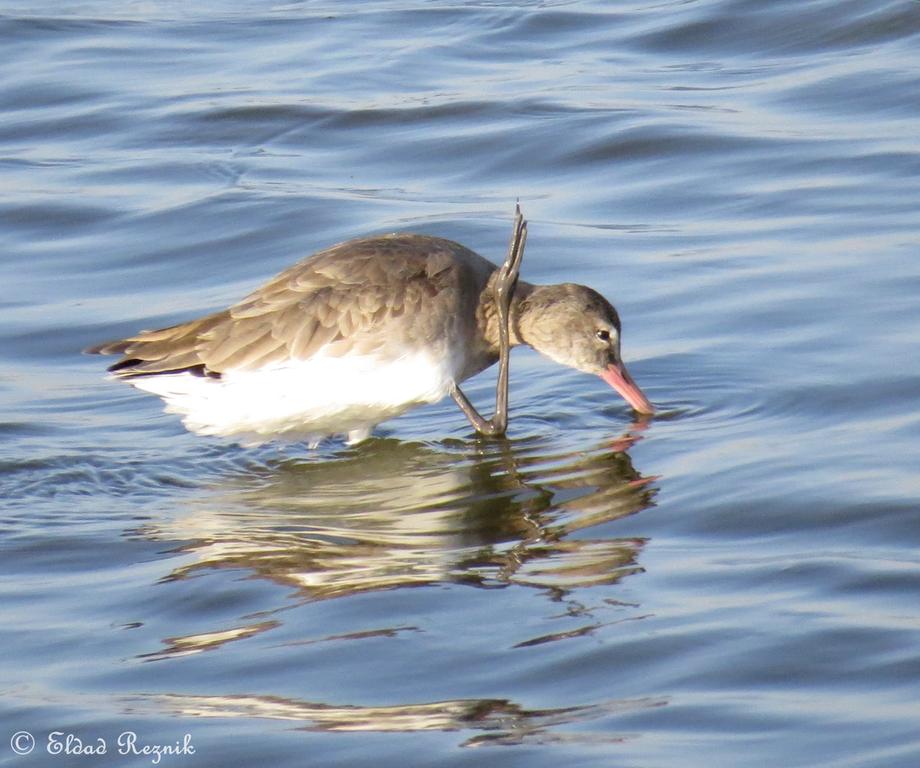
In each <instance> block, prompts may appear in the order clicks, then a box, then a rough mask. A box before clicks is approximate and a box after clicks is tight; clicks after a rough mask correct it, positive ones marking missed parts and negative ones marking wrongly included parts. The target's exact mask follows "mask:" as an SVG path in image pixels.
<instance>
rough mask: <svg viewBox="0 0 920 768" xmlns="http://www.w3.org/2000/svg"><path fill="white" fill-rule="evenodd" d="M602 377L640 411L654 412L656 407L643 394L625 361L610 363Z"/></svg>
mask: <svg viewBox="0 0 920 768" xmlns="http://www.w3.org/2000/svg"><path fill="white" fill-rule="evenodd" d="M600 377H601V378H602V379H603V380H604V381H606V382H607V383H608V384H609V385H610V386H611V387H613V388H614V389H615V390H616V391H617V392H619V393H620V395H622V397H623V399H624V400H625V401H626V402H627V403H629V404H630V405H631V406H632V407H633V408H634V409H635V410H637V411H638V412H639V413H647V414H652V413H654V412H655V408H654V407H653V406H652V404H651V403H650V402H649V400H648V398H647V397H646V396H645V395H644V394H642V390H641V389H639V385H638V384H636V382H634V381H633V378H632V376H630V375H629V371H627V370H626V366H625V365H624V364H623V363H614V364H612V365H609V366H608V367H607V368H606V369H605V370H604V372H603V373H602V374H600Z"/></svg>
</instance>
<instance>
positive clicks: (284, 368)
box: [130, 353, 454, 443]
mask: <svg viewBox="0 0 920 768" xmlns="http://www.w3.org/2000/svg"><path fill="white" fill-rule="evenodd" d="M453 376H454V371H453V370H452V365H450V361H449V360H440V361H439V360H434V359H432V358H431V357H430V356H429V355H426V354H424V353H415V354H409V355H404V356H403V357H401V358H398V359H396V360H391V361H386V362H384V361H381V360H380V359H379V358H376V357H356V356H353V355H352V356H348V355H346V356H343V357H314V358H311V359H310V360H307V361H300V362H290V363H285V364H284V365H279V366H275V367H272V368H268V369H262V370H256V371H228V372H227V373H224V374H223V376H221V378H219V379H216V378H209V377H206V376H195V375H193V374H191V373H173V374H163V375H157V376H142V377H138V378H134V379H131V380H130V383H131V384H133V385H134V386H135V387H137V388H138V389H143V390H145V391H147V392H152V393H154V394H156V395H159V396H160V397H162V398H163V400H165V401H166V411H168V412H170V413H178V414H181V415H182V416H183V419H182V421H183V423H184V424H185V426H186V427H187V428H188V429H189V430H191V431H192V432H196V433H198V434H200V435H222V436H231V437H235V438H237V439H239V440H241V441H242V442H245V443H260V442H264V441H265V440H269V439H272V438H283V439H289V440H307V441H309V442H311V443H314V442H316V441H317V440H319V439H321V438H322V437H325V436H327V435H332V434H342V433H348V434H349V438H350V440H351V441H352V442H358V441H359V440H362V439H364V438H365V437H367V435H368V434H369V432H370V430H371V429H372V428H373V427H374V425H376V424H378V423H380V422H381V421H385V420H386V419H391V418H393V417H394V416H398V415H399V414H401V413H403V412H404V411H406V410H408V409H409V408H411V407H413V406H415V405H420V404H422V403H433V402H436V401H438V400H440V399H441V398H442V397H444V395H446V394H447V392H448V390H449V388H450V384H451V382H452V381H453Z"/></svg>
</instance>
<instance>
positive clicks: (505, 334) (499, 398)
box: [450, 205, 527, 436]
mask: <svg viewBox="0 0 920 768" xmlns="http://www.w3.org/2000/svg"><path fill="white" fill-rule="evenodd" d="M526 241H527V222H526V221H525V220H524V217H523V216H522V215H521V206H520V205H518V206H516V207H515V211H514V231H513V232H512V235H511V243H510V244H509V246H508V256H507V257H506V258H505V263H504V264H502V266H501V268H500V269H499V270H498V276H497V277H496V279H495V282H494V284H493V286H492V298H493V299H494V300H495V307H496V309H497V311H498V366H499V367H498V386H497V387H496V389H495V414H494V415H493V416H492V418H491V419H486V418H484V417H483V416H482V414H480V413H479V412H478V411H477V410H476V408H475V407H474V406H473V404H472V403H471V402H470V401H469V400H467V397H466V395H464V394H463V392H462V391H461V390H460V387H458V386H457V385H456V384H454V385H453V387H452V388H451V390H450V396H451V397H452V398H453V399H454V402H456V403H457V405H458V406H460V410H461V411H463V412H464V413H465V414H466V417H467V418H468V419H469V420H470V423H471V424H472V425H473V427H474V428H475V429H476V431H477V432H479V433H480V434H483V435H489V436H495V435H503V434H505V430H506V429H507V428H508V365H509V359H510V353H511V334H510V330H509V325H510V322H511V300H512V299H513V298H514V289H515V287H516V286H517V281H518V275H519V274H520V271H521V260H522V259H523V258H524V243H525V242H526Z"/></svg>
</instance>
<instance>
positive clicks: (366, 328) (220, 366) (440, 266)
mask: <svg viewBox="0 0 920 768" xmlns="http://www.w3.org/2000/svg"><path fill="white" fill-rule="evenodd" d="M494 269H495V267H494V265H492V264H490V263H489V262H487V261H486V260H485V259H482V258H481V257H479V256H477V255H476V254H474V253H473V252H472V251H469V250H468V249H466V248H464V247H463V246H461V245H459V244H457V243H454V242H451V241H449V240H442V239H440V238H434V237H427V236H423V235H391V236H388V237H373V238H364V239H360V240H351V241H348V242H346V243H341V244H340V245H336V246H333V247H332V248H329V249H327V250H325V251H320V252H319V253H317V254H314V255H313V256H311V257H309V258H307V259H305V260H304V261H302V262H300V263H298V264H295V265H294V266H293V267H291V268H289V269H287V270H285V271H284V272H282V273H281V274H279V275H278V276H276V277H275V278H273V279H272V280H270V281H269V282H268V283H266V284H265V285H263V286H262V287H261V288H259V289H258V290H256V291H255V292H253V293H252V294H250V295H249V296H247V297H246V298H245V299H243V300H242V301H240V302H239V303H237V304H234V305H233V306H232V307H230V308H229V309H227V310H224V311H223V312H217V313H215V314H213V315H208V316H206V317H202V318H200V319H198V320H193V321H191V322H188V323H183V324H181V325H175V326H171V327H169V328H163V329H160V330H155V331H142V332H141V333H139V334H137V335H136V336H132V337H130V338H127V339H122V340H120V341H115V342H109V343H107V344H101V345H99V346H97V347H93V348H91V349H89V350H87V351H88V352H92V353H98V354H121V355H122V356H123V357H122V359H121V360H119V361H118V362H116V363H115V364H114V365H112V366H110V368H109V370H110V371H112V372H114V373H116V374H117V375H118V376H121V377H126V378H127V377H131V376H143V375H151V374H157V373H167V372H176V371H192V372H195V373H198V374H201V375H210V376H219V375H220V374H221V373H224V372H226V371H229V370H246V369H253V368H256V367H260V366H263V365H269V364H272V363H278V362H283V361H286V360H291V359H296V360H303V359H307V358H309V357H310V356H312V355H314V354H316V353H317V352H318V351H319V350H321V349H322V350H323V352H324V354H327V355H343V354H346V353H349V352H352V351H354V352H357V353H359V354H370V353H375V352H383V353H385V352H386V350H387V348H388V347H393V348H394V349H396V348H399V347H402V348H404V347H405V345H406V344H419V343H425V342H426V341H430V340H432V339H437V338H447V337H449V336H450V335H451V334H453V333H456V332H457V331H458V328H457V327H455V326H456V324H457V323H462V322H463V318H466V317H472V314H473V313H472V312H471V311H470V308H469V307H463V306H462V305H463V303H464V302H469V301H470V298H471V297H472V299H473V300H478V296H479V292H480V290H481V289H482V287H483V286H484V285H485V282H486V280H487V279H488V276H489V274H490V273H491V272H492V270H494Z"/></svg>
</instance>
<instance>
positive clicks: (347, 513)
mask: <svg viewBox="0 0 920 768" xmlns="http://www.w3.org/2000/svg"><path fill="white" fill-rule="evenodd" d="M641 427H642V425H641V424H636V425H633V429H632V430H631V431H630V432H628V433H627V434H626V435H624V436H623V437H621V438H619V439H618V440H616V441H614V443H613V446H614V449H613V450H611V443H610V442H609V441H608V442H607V443H605V444H602V445H600V446H597V447H596V448H595V449H594V450H587V451H578V452H575V453H552V452H549V451H547V445H546V443H545V442H544V441H542V440H540V439H530V440H518V441H483V442H476V443H468V442H465V441H456V442H453V443H451V442H448V443H443V444H438V445H437V446H431V445H425V444H420V443H405V442H400V441H396V440H389V439H375V440H372V441H370V442H368V443H366V444H363V445H361V446H358V447H356V448H353V449H347V450H343V451H342V452H341V453H340V454H339V455H338V456H337V457H336V458H335V459H334V460H332V461H322V460H317V459H313V458H306V459H295V458H292V459H284V460H282V461H280V462H276V463H275V464H273V465H261V466H259V467H258V468H256V469H254V470H253V471H251V472H250V473H247V474H246V475H245V476H241V477H237V478H231V479H226V480H225V482H224V483H223V484H222V485H221V486H220V487H217V488H214V489H212V491H211V492H210V493H209V494H208V495H207V497H206V498H202V499H200V500H196V501H195V502H194V503H193V504H192V506H191V509H189V510H188V512H187V514H182V515H181V516H179V517H177V518H174V519H172V520H168V521H163V522H161V523H159V524H157V525H155V526H150V527H147V528H145V529H144V530H142V531H140V533H142V535H144V536H145V537H149V538H156V539H171V540H183V541H185V542H186V544H185V545H184V547H183V551H184V552H185V553H187V554H190V555H193V559H192V562H191V563H189V562H187V561H186V563H185V564H183V565H182V566H180V567H178V568H176V569H175V570H174V571H173V572H172V574H171V578H174V579H179V578H183V577H185V576H187V575H189V574H190V573H191V572H194V571H196V570H199V569H203V568H236V569H239V568H244V569H248V570H250V571H251V572H253V573H255V574H257V575H259V576H262V577H265V578H268V579H271V580H272V581H274V582H277V583H281V584H285V585H292V586H295V587H296V588H297V589H298V591H299V592H300V594H301V595H302V596H303V597H304V598H305V599H309V600H321V599H328V598H333V597H341V596H346V595H353V594H357V593H361V592H368V591H373V590H382V589H394V588H397V587H405V586H419V585H426V584H435V583H444V582H453V583H465V584H473V585H478V586H483V587H489V586H504V585H508V584H519V585H527V586H530V587H534V588H538V589H542V590H546V591H547V593H548V594H549V595H550V597H553V598H555V599H560V598H561V597H563V596H564V595H565V594H566V592H567V591H568V590H570V589H573V588H576V587H584V586H591V585H599V584H610V583H613V582H616V581H618V580H619V579H621V578H622V577H623V576H625V575H628V574H630V573H633V572H634V571H636V570H639V566H638V565H637V556H638V554H639V552H640V550H641V548H642V546H643V543H644V542H643V540H642V539H638V538H606V537H604V538H593V539H592V538H584V537H580V538H578V539H571V538H568V537H569V535H570V534H572V533H573V532H575V531H580V530H583V529H586V528H592V527H595V526H599V525H601V524H604V523H608V522H610V521H613V520H616V519H618V518H622V517H624V516H627V515H632V514H635V513H636V512H639V511H640V510H642V509H644V508H646V507H648V506H650V505H651V504H652V503H653V497H654V493H655V488H654V485H653V483H654V480H655V479H656V478H643V477H642V476H641V475H640V474H639V472H637V471H636V470H635V468H634V467H633V465H632V462H631V460H630V458H629V455H628V454H627V453H626V451H625V450H624V449H625V448H628V447H629V446H630V445H631V444H632V442H634V441H635V440H636V439H637V434H638V432H639V431H640V430H641ZM212 639H213V638H212ZM209 642H210V641H209Z"/></svg>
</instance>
